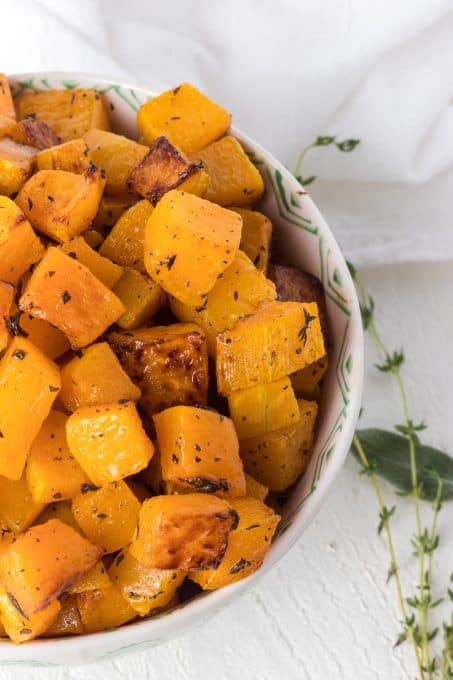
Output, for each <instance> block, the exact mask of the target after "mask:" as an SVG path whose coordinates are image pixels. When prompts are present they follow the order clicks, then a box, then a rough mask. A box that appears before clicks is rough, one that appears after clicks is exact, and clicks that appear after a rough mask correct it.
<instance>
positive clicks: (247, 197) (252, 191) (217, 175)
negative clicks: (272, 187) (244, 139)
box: [191, 135, 264, 206]
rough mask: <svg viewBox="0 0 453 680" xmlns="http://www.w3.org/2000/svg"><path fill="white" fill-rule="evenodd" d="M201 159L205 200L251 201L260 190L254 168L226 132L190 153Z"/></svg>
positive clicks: (253, 201) (260, 186) (258, 197)
mask: <svg viewBox="0 0 453 680" xmlns="http://www.w3.org/2000/svg"><path fill="white" fill-rule="evenodd" d="M191 160H193V161H195V162H201V163H203V166H204V167H205V168H206V172H207V173H208V175H209V187H208V190H207V191H206V193H205V198H206V199H207V200H208V201H213V202H214V203H218V204H219V205H239V206H243V205H246V206H247V205H251V204H252V203H255V201H257V200H259V199H260V198H261V196H262V195H263V193H264V182H263V178H262V177H261V175H260V173H259V172H258V170H257V169H256V168H255V166H254V165H253V163H252V161H251V160H250V158H249V157H248V156H247V154H246V153H245V151H244V149H243V148H242V146H241V145H240V144H239V142H238V141H237V139H235V138H234V137H231V136H230V135H227V136H226V137H222V139H219V140H218V141H217V142H214V143H213V144H210V146H207V147H206V148H205V149H203V150H202V151H199V152H198V153H196V154H193V155H192V156H191Z"/></svg>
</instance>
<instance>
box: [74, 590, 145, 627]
mask: <svg viewBox="0 0 453 680" xmlns="http://www.w3.org/2000/svg"><path fill="white" fill-rule="evenodd" d="M77 609H78V611H79V614H80V618H81V619H82V625H83V630H84V631H85V633H97V632H98V631H100V630H106V629H107V628H117V627H118V626H122V625H123V624H124V623H126V622H127V621H131V620H132V619H135V618H136V617H137V612H136V611H135V609H132V607H131V606H130V605H129V604H128V603H127V602H126V600H125V599H124V597H123V596H122V594H121V593H120V591H119V590H118V588H115V587H114V586H110V588H102V589H101V590H90V591H88V592H86V593H79V594H78V595H77Z"/></svg>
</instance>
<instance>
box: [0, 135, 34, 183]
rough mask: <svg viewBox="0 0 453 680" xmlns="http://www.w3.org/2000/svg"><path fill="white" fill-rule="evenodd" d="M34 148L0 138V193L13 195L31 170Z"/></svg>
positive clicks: (6, 138) (7, 138)
mask: <svg viewBox="0 0 453 680" xmlns="http://www.w3.org/2000/svg"><path fill="white" fill-rule="evenodd" d="M35 156H36V149H34V148H33V147H31V146H25V145H24V144H18V143H17V142H15V141H13V140H12V139H10V138H9V137H4V138H3V139H0V193H1V194H5V195H7V196H14V195H15V194H17V192H18V191H19V190H20V188H21V187H22V185H23V184H24V183H25V182H26V181H27V179H28V178H29V177H30V175H31V173H32V172H33V167H34V159H35Z"/></svg>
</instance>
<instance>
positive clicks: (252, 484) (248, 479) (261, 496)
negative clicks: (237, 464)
mask: <svg viewBox="0 0 453 680" xmlns="http://www.w3.org/2000/svg"><path fill="white" fill-rule="evenodd" d="M268 493H269V489H268V488H267V486H265V485H264V484H261V482H258V481H257V480H256V479H254V478H253V477H252V476H251V475H249V474H248V473H247V472H246V473H245V495H246V496H251V497H252V498H257V499H258V500H259V501H263V502H264V501H265V499H266V496H267V494H268Z"/></svg>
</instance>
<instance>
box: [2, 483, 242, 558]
mask: <svg viewBox="0 0 453 680" xmlns="http://www.w3.org/2000/svg"><path fill="white" fill-rule="evenodd" d="M237 521H238V516H237V513H236V511H235V510H233V508H232V507H231V505H229V504H228V503H227V502H226V501H225V500H223V499H222V498H217V496H213V495H212V494H204V493H190V494H186V495H182V496H178V495H174V496H154V498H150V499H149V500H147V501H145V502H144V503H143V505H142V508H141V510H140V517H139V528H138V535H137V539H136V540H135V541H134V542H133V543H132V545H131V547H130V549H129V550H130V554H131V555H132V557H135V559H136V560H138V561H139V562H141V563H142V564H143V565H144V566H145V567H151V568H154V569H182V570H187V571H189V570H198V569H215V568H216V567H217V566H218V565H219V564H220V561H221V560H222V557H223V556H224V554H225V550H226V547H227V544H228V536H229V533H230V531H231V530H232V529H235V528H236V526H237ZM0 565H1V558H0Z"/></svg>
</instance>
